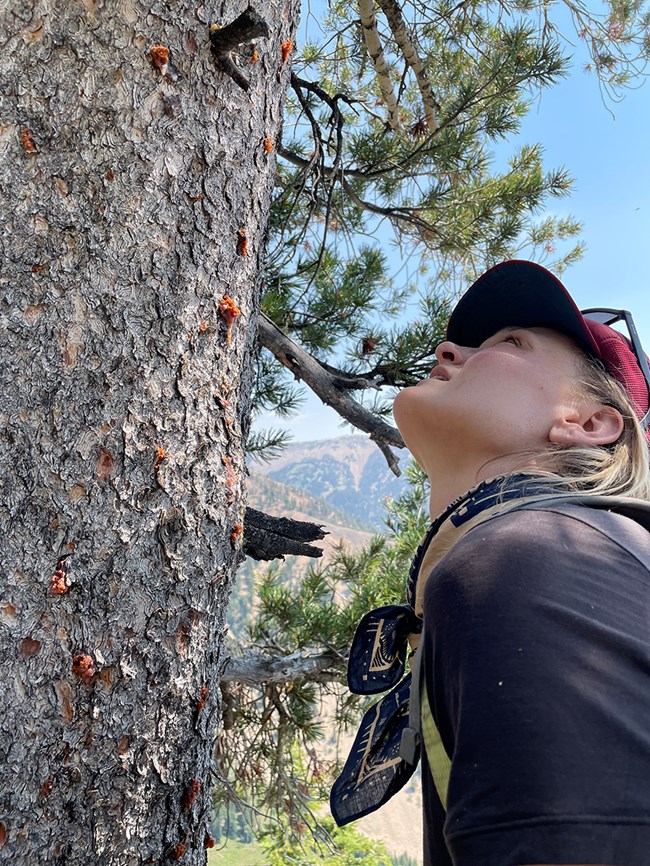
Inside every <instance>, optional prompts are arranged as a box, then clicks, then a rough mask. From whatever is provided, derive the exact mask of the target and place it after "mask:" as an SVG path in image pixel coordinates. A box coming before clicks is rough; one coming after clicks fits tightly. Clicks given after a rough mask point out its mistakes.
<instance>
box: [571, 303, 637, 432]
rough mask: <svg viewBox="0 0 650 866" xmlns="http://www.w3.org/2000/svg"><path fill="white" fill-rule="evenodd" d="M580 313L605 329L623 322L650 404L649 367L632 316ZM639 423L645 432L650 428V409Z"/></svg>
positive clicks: (601, 311)
mask: <svg viewBox="0 0 650 866" xmlns="http://www.w3.org/2000/svg"><path fill="white" fill-rule="evenodd" d="M580 312H581V313H582V316H583V317H584V318H585V319H590V320H591V321H593V322H598V323H599V324H601V325H607V327H611V326H612V325H615V324H616V323H617V322H623V323H624V324H625V327H626V328H627V332H628V333H627V339H628V342H629V344H630V348H631V349H632V352H633V353H634V357H635V359H636V362H637V364H638V365H639V370H640V371H641V373H642V374H643V378H644V379H645V383H646V388H647V390H648V395H649V404H650V366H649V365H648V359H647V357H646V354H645V352H644V351H643V347H642V345H641V340H640V338H639V332H638V331H637V329H636V325H635V324H634V319H633V318H632V314H631V313H630V312H629V310H613V309H609V308H606V307H603V308H591V309H588V310H581V311H580ZM639 423H640V424H641V426H642V427H643V429H644V430H647V429H648V428H649V427H650V408H649V409H648V411H647V412H646V413H645V415H644V416H643V418H640V419H639Z"/></svg>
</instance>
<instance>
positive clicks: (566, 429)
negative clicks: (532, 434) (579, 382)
mask: <svg viewBox="0 0 650 866" xmlns="http://www.w3.org/2000/svg"><path fill="white" fill-rule="evenodd" d="M623 427H624V421H623V416H622V415H621V413H620V412H619V411H618V409H615V408H614V407H613V406H603V405H602V404H600V405H598V407H597V408H596V409H595V410H594V411H593V412H590V409H586V410H584V411H583V412H582V413H579V412H577V411H576V412H574V413H567V414H566V415H565V416H563V417H562V418H560V419H559V420H558V421H556V423H555V424H554V425H553V426H552V427H551V429H550V431H549V434H548V438H549V441H550V442H553V444H555V445H586V446H589V445H611V444H612V442H616V440H617V439H618V438H619V437H620V435H621V433H622V432H623Z"/></svg>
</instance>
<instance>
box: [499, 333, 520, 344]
mask: <svg viewBox="0 0 650 866" xmlns="http://www.w3.org/2000/svg"><path fill="white" fill-rule="evenodd" d="M503 342H504V343H513V344H514V345H515V346H521V340H520V339H518V338H517V337H513V336H512V334H511V335H510V336H509V337H506V338H505V340H504V341H503Z"/></svg>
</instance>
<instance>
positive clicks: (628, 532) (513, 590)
mask: <svg viewBox="0 0 650 866" xmlns="http://www.w3.org/2000/svg"><path fill="white" fill-rule="evenodd" d="M649 568H650V533H648V531H647V530H646V529H644V528H643V527H642V526H640V525H639V524H637V523H636V522H635V521H634V520H631V519H630V518H629V517H625V516H623V515H621V514H614V513H611V512H608V511H601V510H596V509H592V508H588V507H585V506H581V505H577V506H576V505H571V506H568V505H556V506H549V507H545V508H539V509H534V510H533V509H530V510H529V509H525V510H524V509H521V510H514V511H512V512H509V513H507V514H504V515H500V516H498V517H494V518H492V519H490V520H487V521H485V522H484V523H482V524H479V525H478V526H476V527H474V528H473V529H471V530H470V531H469V532H468V533H467V534H466V535H465V536H464V537H463V538H461V539H460V540H459V541H458V542H457V544H456V545H455V546H454V547H453V548H452V550H450V551H449V553H447V555H446V556H444V557H443V559H442V560H441V561H440V562H439V563H438V565H437V566H436V568H435V569H434V570H433V572H432V573H431V575H430V578H429V580H428V581H427V586H426V591H425V606H431V605H432V604H433V605H434V606H436V607H439V606H440V604H444V605H445V607H448V606H449V605H450V604H455V605H469V606H470V607H471V608H472V609H474V610H476V608H477V606H480V607H484V606H487V607H491V608H492V609H498V610H500V611H502V612H503V611H505V610H506V609H509V610H515V609H517V610H523V609H530V607H531V605H535V604H537V603H538V602H540V600H543V604H544V605H547V604H549V603H552V600H553V599H555V600H556V601H557V602H560V600H561V603H562V604H565V603H568V601H569V600H568V596H571V598H572V600H571V605H570V606H571V607H574V606H575V605H576V604H577V605H578V606H580V605H581V600H583V601H585V602H586V603H592V600H593V598H594V597H595V596H598V597H599V598H601V599H603V598H607V597H609V596H611V595H612V594H614V593H616V592H619V591H620V590H621V589H622V588H623V587H625V593H626V595H627V596H629V597H631V598H635V599H636V600H637V601H638V602H639V603H641V602H642V603H643V606H644V607H645V605H646V604H647V603H648V596H649V594H650V576H649V574H648V571H649ZM427 596H428V597H429V600H428V601H427ZM540 603H541V602H540Z"/></svg>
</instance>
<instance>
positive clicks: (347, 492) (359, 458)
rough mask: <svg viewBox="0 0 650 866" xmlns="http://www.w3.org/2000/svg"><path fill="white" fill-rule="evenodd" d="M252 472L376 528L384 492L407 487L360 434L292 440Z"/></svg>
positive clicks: (386, 494)
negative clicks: (318, 499) (315, 440)
mask: <svg viewBox="0 0 650 866" xmlns="http://www.w3.org/2000/svg"><path fill="white" fill-rule="evenodd" d="M405 462H406V459H405V455H404V456H403V457H402V464H403V465H404V464H405ZM251 471H252V472H253V473H254V474H255V475H263V476H266V477H267V478H273V479H275V480H277V481H281V482H283V483H284V484H288V485H289V486H290V487H292V488H294V489H296V490H302V491H305V492H306V493H308V494H309V495H310V496H312V497H318V498H320V499H323V500H325V502H327V503H328V505H329V506H331V507H332V508H334V509H337V510H340V511H343V512H346V513H347V514H348V515H351V516H352V517H353V518H355V520H356V521H360V524H361V525H362V526H365V527H368V528H371V529H373V530H375V531H377V530H379V531H381V530H383V527H384V523H383V516H384V512H385V505H384V503H385V499H386V497H391V498H395V497H397V496H399V494H400V493H401V492H402V490H403V489H404V486H405V481H404V478H403V476H402V477H399V478H398V477H397V476H396V475H394V474H393V473H392V472H391V471H390V469H389V468H388V465H387V463H386V459H385V457H384V456H383V454H382V453H381V451H380V450H379V449H378V448H377V446H376V445H375V444H374V443H373V442H371V441H370V439H368V438H366V437H364V436H340V437H338V438H337V439H328V440H325V441H320V442H298V443H293V444H291V445H289V446H288V447H287V448H285V449H284V450H283V451H282V453H281V454H280V456H279V457H278V458H277V459H275V460H273V461H271V462H270V463H261V462H254V463H253V464H252V465H251ZM269 510H271V509H269ZM272 513H278V512H274V511H273V512H272Z"/></svg>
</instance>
